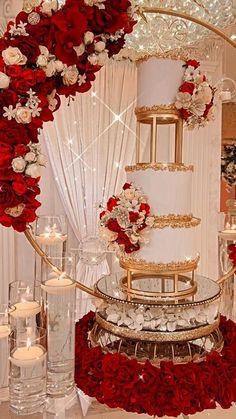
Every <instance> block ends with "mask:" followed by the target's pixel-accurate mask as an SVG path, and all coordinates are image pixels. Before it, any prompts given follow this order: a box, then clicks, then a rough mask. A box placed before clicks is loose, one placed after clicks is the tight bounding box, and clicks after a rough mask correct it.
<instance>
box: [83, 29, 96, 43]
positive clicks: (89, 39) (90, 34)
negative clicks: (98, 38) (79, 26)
mask: <svg viewBox="0 0 236 419" xmlns="http://www.w3.org/2000/svg"><path fill="white" fill-rule="evenodd" d="M93 41H94V34H93V32H90V31H87V32H85V34H84V43H85V45H88V44H92V43H93Z"/></svg>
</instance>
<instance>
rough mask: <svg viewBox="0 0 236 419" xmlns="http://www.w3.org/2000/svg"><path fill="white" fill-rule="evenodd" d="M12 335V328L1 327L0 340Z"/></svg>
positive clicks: (3, 325)
mask: <svg viewBox="0 0 236 419" xmlns="http://www.w3.org/2000/svg"><path fill="white" fill-rule="evenodd" d="M9 334H10V328H9V326H8V325H6V324H2V325H0V339H2V338H5V337H7V336H8V335H9Z"/></svg>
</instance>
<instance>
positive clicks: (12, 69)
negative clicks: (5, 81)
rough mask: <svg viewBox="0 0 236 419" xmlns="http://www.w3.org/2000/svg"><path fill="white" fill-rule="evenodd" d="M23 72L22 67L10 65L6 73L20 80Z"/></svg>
mask: <svg viewBox="0 0 236 419" xmlns="http://www.w3.org/2000/svg"><path fill="white" fill-rule="evenodd" d="M21 72H22V68H21V66H20V65H8V66H7V67H6V73H7V75H8V76H9V77H11V78H13V79H14V78H19V77H20V75H21Z"/></svg>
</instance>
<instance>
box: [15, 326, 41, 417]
mask: <svg viewBox="0 0 236 419" xmlns="http://www.w3.org/2000/svg"><path fill="white" fill-rule="evenodd" d="M9 342H10V358H9V359H10V374H9V390H10V408H11V410H12V411H14V412H15V413H16V414H18V415H33V414H35V413H38V412H43V410H44V408H45V405H46V367H47V349H46V348H47V347H46V343H47V339H46V330H45V329H43V328H38V327H37V328H36V329H34V330H33V331H32V330H29V328H25V329H24V330H21V331H20V332H19V331H18V330H15V331H14V332H12V333H11V335H10V338H9Z"/></svg>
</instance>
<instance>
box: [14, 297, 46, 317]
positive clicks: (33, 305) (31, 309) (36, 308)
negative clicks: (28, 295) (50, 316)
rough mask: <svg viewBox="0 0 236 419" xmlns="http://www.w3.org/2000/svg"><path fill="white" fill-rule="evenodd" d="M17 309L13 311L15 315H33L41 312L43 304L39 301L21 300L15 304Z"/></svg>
mask: <svg viewBox="0 0 236 419" xmlns="http://www.w3.org/2000/svg"><path fill="white" fill-rule="evenodd" d="M14 307H15V310H14V311H12V313H10V314H11V316H13V317H32V316H35V315H36V314H38V313H40V311H41V306H40V304H39V303H38V302H37V301H21V302H19V303H16V304H14Z"/></svg>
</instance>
